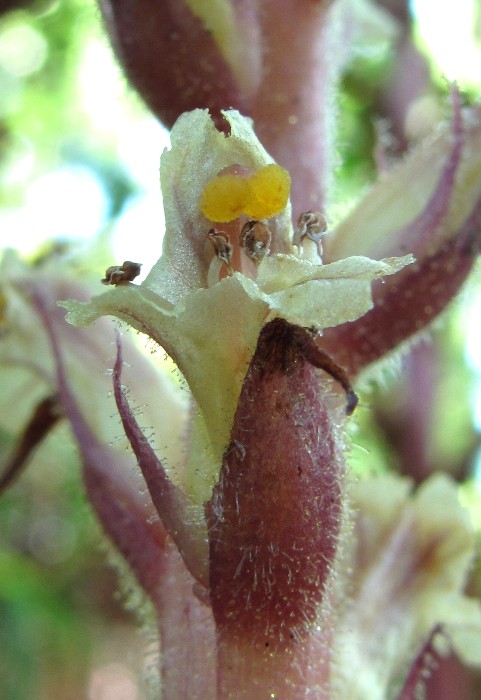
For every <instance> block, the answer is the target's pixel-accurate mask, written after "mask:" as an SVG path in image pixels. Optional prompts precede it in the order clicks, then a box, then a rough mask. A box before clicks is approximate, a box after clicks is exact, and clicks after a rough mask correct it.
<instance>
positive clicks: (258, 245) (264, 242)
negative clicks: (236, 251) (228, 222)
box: [239, 221, 271, 265]
mask: <svg viewBox="0 0 481 700" xmlns="http://www.w3.org/2000/svg"><path fill="white" fill-rule="evenodd" d="M270 243H271V232H270V231H269V229H268V228H267V226H266V225H265V224H263V223H262V222H261V221H248V222H247V223H245V224H244V226H243V227H242V230H241V232H240V236H239V245H240V247H241V248H242V249H243V250H244V252H245V254H246V255H247V256H248V257H249V258H250V259H251V260H253V261H254V262H255V263H256V265H258V264H259V263H260V262H261V260H262V259H263V258H264V256H265V255H268V254H269V246H270Z"/></svg>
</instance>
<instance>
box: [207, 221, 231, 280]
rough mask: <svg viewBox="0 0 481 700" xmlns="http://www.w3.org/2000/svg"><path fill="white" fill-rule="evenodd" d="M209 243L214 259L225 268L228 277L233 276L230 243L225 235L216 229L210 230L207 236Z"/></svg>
mask: <svg viewBox="0 0 481 700" xmlns="http://www.w3.org/2000/svg"><path fill="white" fill-rule="evenodd" d="M207 235H208V237H209V241H210V242H211V243H212V247H213V248H214V252H215V255H216V257H217V258H218V259H219V260H220V261H221V262H223V263H224V265H225V266H226V267H227V272H228V273H229V275H233V274H234V270H233V268H232V250H233V249H232V243H231V242H230V238H229V236H228V235H227V233H224V231H219V230H218V229H216V228H211V229H210V231H209V233H208V234H207Z"/></svg>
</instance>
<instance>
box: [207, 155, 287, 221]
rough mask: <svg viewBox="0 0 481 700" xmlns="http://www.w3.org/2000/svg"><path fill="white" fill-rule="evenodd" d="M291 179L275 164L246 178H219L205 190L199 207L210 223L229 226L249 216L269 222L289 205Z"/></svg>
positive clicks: (223, 176)
mask: <svg viewBox="0 0 481 700" xmlns="http://www.w3.org/2000/svg"><path fill="white" fill-rule="evenodd" d="M290 186H291V178H290V177H289V173H288V172H287V170H284V168H281V166H280V165H277V164H276V163H271V164H270V165H266V166H265V167H264V168H261V170H258V171H257V172H256V173H254V174H253V175H251V177H246V176H245V175H233V174H226V175H218V176H217V177H215V178H214V179H213V180H210V181H209V182H208V183H207V184H206V186H205V187H204V191H203V192H202V195H201V198H200V208H201V211H202V213H203V214H204V216H205V217H206V218H207V219H209V220H210V221H218V222H220V223H226V222H227V221H233V220H234V219H237V218H238V217H239V216H240V215H241V214H246V215H247V216H249V217H250V218H252V219H268V218H269V217H271V216H274V215H275V214H278V213H279V212H281V211H282V210H283V209H284V207H285V206H286V204H287V200H288V197H289V190H290Z"/></svg>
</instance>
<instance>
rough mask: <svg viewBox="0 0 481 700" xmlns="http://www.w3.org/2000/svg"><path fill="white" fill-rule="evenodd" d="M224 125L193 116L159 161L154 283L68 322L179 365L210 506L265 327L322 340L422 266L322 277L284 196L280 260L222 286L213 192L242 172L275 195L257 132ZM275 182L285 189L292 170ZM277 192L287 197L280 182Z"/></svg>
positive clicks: (276, 215)
mask: <svg viewBox="0 0 481 700" xmlns="http://www.w3.org/2000/svg"><path fill="white" fill-rule="evenodd" d="M225 118H226V119H227V120H228V122H229V126H230V134H229V136H225V135H223V134H221V133H220V132H219V131H217V129H216V128H215V127H214V124H213V122H212V121H211V119H210V117H209V115H208V113H207V111H205V110H195V111H194V112H191V113H187V114H184V115H183V116H182V117H181V118H180V119H179V120H178V122H177V123H176V125H175V127H174V129H173V131H172V135H171V139H172V148H171V150H169V151H166V152H164V154H163V155H162V159H161V185H162V193H163V198H164V208H165V217H166V234H165V238H164V243H163V254H162V257H161V258H160V259H159V261H158V262H157V263H156V265H154V267H153V268H152V270H151V271H150V273H149V275H148V276H147V278H146V279H145V281H144V282H143V283H142V284H141V285H139V286H137V285H134V284H125V285H119V286H118V287H116V288H115V289H113V290H111V291H109V292H107V293H106V294H103V295H101V296H98V297H95V298H94V299H92V301H91V302H89V303H87V304H85V303H78V302H75V301H68V302H63V305H64V306H65V307H66V308H67V309H68V311H69V314H68V317H67V318H68V320H69V321H70V322H71V323H73V324H75V325H78V326H86V325H88V324H89V323H91V322H92V321H94V320H95V319H96V318H98V317H99V316H104V315H108V314H111V315H114V316H117V317H118V318H120V319H122V320H124V321H126V322H127V323H129V324H130V325H132V326H133V327H134V328H136V329H137V330H139V331H141V332H143V333H146V334H147V335H148V336H150V337H151V338H153V339H154V340H155V341H156V342H158V343H159V344H160V345H161V346H162V347H163V348H164V349H165V350H166V351H167V352H168V353H169V354H170V355H171V356H172V358H173V359H174V361H175V362H176V364H177V365H178V367H179V369H180V370H181V371H182V373H183V374H184V376H185V379H186V380H187V382H188V384H189V387H190V389H191V391H192V394H193V397H194V399H195V401H196V403H197V406H198V409H199V412H198V415H197V418H196V421H195V424H194V431H193V438H192V450H191V451H192V453H193V454H194V455H195V458H193V460H191V461H192V464H191V469H192V470H193V471H195V473H197V474H198V473H199V472H201V473H203V474H204V479H205V481H204V484H205V488H202V486H200V485H199V484H197V486H196V487H195V489H194V490H195V492H196V498H198V499H199V500H201V501H203V500H205V498H206V496H207V495H208V494H209V491H210V488H211V487H212V485H213V483H215V480H216V477H217V474H218V470H219V466H220V462H221V457H222V454H223V451H224V449H225V447H226V445H227V443H228V440H229V435H230V430H231V427H232V421H233V417H234V413H235V409H236V406H237V400H238V397H239V393H240V389H241V386H242V381H243V379H244V376H245V373H246V371H247V366H248V363H249V360H250V358H251V357H252V355H253V352H254V349H255V347H256V343H257V338H258V336H259V332H260V329H261V327H262V325H263V324H265V323H266V322H268V321H269V320H270V319H272V318H275V317H277V316H281V317H283V318H285V319H287V320H288V321H290V322H292V323H295V324H298V325H301V326H306V327H310V326H314V327H316V328H318V329H322V328H327V327H331V326H336V325H338V324H341V323H345V322H346V321H353V320H354V319H356V318H358V317H359V316H362V315H363V314H364V313H365V312H366V311H368V310H369V309H370V308H371V306H372V298H371V282H372V280H373V279H376V278H378V277H383V276H385V275H390V274H393V273H395V272H396V271H398V270H399V269H400V268H402V267H403V266H405V265H406V264H409V263H410V262H412V258H411V257H410V256H405V257H403V258H399V259H398V258H390V259H386V260H381V261H374V260H370V259H369V258H365V257H351V258H347V259H346V260H342V261H337V262H335V263H332V264H330V265H322V263H321V260H320V259H319V258H318V257H317V253H315V254H314V255H312V254H310V253H309V251H308V250H307V253H308V256H309V255H310V257H311V259H306V257H299V254H298V253H299V252H300V251H299V250H298V248H297V247H295V246H294V245H293V243H292V241H293V228H292V222H291V212H290V205H289V202H288V200H287V194H286V197H285V200H284V202H283V205H282V209H281V210H280V211H279V204H278V199H277V197H274V199H275V203H274V204H272V206H270V204H269V203H268V204H267V205H266V208H265V210H264V215H265V219H266V220H267V223H268V227H269V230H270V231H271V233H272V254H271V255H265V256H264V257H263V259H262V260H261V261H260V263H259V264H258V265H257V266H255V265H254V264H253V263H252V262H251V261H246V264H245V268H246V270H247V272H246V273H244V272H240V271H234V270H232V272H233V274H231V275H229V276H226V277H224V278H223V279H220V278H219V274H218V271H219V264H220V263H219V260H218V259H217V258H215V256H214V252H213V250H212V246H211V245H210V243H209V236H208V234H209V230H210V229H212V226H213V223H215V222H213V221H209V220H208V219H207V218H206V217H205V216H204V214H203V213H202V208H201V202H202V198H203V196H204V192H205V191H206V187H208V186H209V183H211V182H212V181H213V180H215V179H216V178H217V177H218V176H219V175H220V174H222V173H225V172H226V171H228V172H231V171H232V169H233V168H235V169H236V170H235V172H236V173H237V172H238V171H239V170H240V171H241V173H248V174H249V175H250V177H252V178H254V179H255V178H257V179H258V180H262V184H261V185H259V187H258V189H257V190H255V188H254V190H255V191H253V192H252V196H253V197H256V198H257V199H263V198H264V194H265V192H266V191H267V196H266V199H268V200H270V199H271V194H272V193H271V192H270V191H268V190H269V187H270V186H271V185H270V182H267V183H266V182H264V180H266V179H267V178H263V176H262V173H264V172H265V171H266V169H267V168H269V167H270V166H272V159H271V158H270V157H269V155H268V154H267V152H266V151H265V150H264V148H263V147H262V145H261V144H260V142H259V141H258V139H257V138H256V136H255V134H254V131H253V129H252V124H251V121H250V120H249V119H246V118H244V117H242V116H241V115H240V114H239V113H238V112H236V111H229V112H226V113H225ZM272 170H273V171H274V176H275V177H277V175H278V174H279V171H281V170H282V169H281V168H279V166H276V167H275V168H272ZM259 174H260V175H259ZM234 177H239V178H241V177H242V175H241V176H237V175H234ZM280 179H281V180H282V181H283V182H284V180H283V178H282V176H281V177H280ZM272 187H273V189H274V190H275V193H274V194H277V189H278V181H277V179H276V180H275V182H274V184H273V185H272ZM282 187H283V185H282ZM266 188H267V189H266ZM251 189H252V188H251ZM242 196H243V197H244V195H242ZM240 206H241V208H242V207H243V206H244V204H242V203H241V205H240ZM269 207H270V208H269ZM214 209H215V206H214ZM220 209H221V207H220V208H219V211H220ZM249 209H250V203H249V202H247V203H246V204H245V208H244V210H245V211H246V212H247V213H249ZM271 212H272V214H271ZM211 216H214V215H211ZM223 220H224V221H225V220H226V219H225V218H224V219H223ZM308 247H309V246H306V249H308ZM304 256H306V251H304ZM219 257H220V256H219ZM249 264H250V266H249ZM241 269H242V270H244V267H242V268H241ZM213 271H214V278H213ZM212 278H213V279H212ZM200 446H202V448H201V449H200Z"/></svg>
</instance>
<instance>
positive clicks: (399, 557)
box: [335, 474, 481, 700]
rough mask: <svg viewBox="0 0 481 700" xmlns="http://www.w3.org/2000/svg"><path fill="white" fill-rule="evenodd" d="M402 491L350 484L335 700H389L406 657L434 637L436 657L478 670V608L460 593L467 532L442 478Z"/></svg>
mask: <svg viewBox="0 0 481 700" xmlns="http://www.w3.org/2000/svg"><path fill="white" fill-rule="evenodd" d="M411 491H412V484H411V483H410V481H409V480H408V479H402V478H400V477H397V476H394V475H389V476H383V477H379V478H376V479H366V480H363V481H360V482H356V483H353V484H352V485H351V497H352V505H353V507H354V509H355V512H356V516H355V524H354V533H353V535H354V536H353V537H352V538H351V539H350V542H349V545H348V547H347V549H348V552H347V556H346V561H345V566H347V567H349V568H350V569H351V570H352V574H351V576H350V577H349V584H348V591H347V604H346V606H345V608H344V609H341V615H340V620H339V623H338V626H337V627H336V641H335V646H336V649H337V665H336V671H335V674H336V684H337V686H336V689H337V692H338V693H339V697H349V698H353V700H354V699H355V700H364V699H367V698H370V699H372V700H377V699H378V698H379V699H380V700H382V699H383V698H390V697H397V694H396V691H397V692H399V689H400V684H401V679H402V678H403V677H404V676H405V669H406V668H408V667H409V666H410V664H412V660H413V652H414V654H418V653H419V654H420V653H421V651H422V647H423V643H424V641H425V640H426V639H428V638H429V635H430V633H431V632H432V631H433V630H435V629H438V630H439V629H440V630H442V633H443V635H444V640H441V651H442V650H443V647H444V648H445V647H446V646H447V645H449V646H450V647H451V648H452V649H453V650H454V651H455V653H456V654H458V655H459V657H460V658H462V659H463V660H464V661H465V662H466V663H469V664H471V665H474V666H479V665H480V664H481V654H480V649H481V645H480V641H481V640H480V637H481V606H480V604H479V601H477V600H475V599H473V598H469V597H467V596H465V595H464V594H463V588H464V586H465V583H466V578H467V574H468V573H469V569H470V566H471V564H472V557H473V547H474V532H473V528H472V524H471V523H470V520H469V517H468V515H467V512H466V511H465V510H464V509H463V508H462V507H461V506H460V504H459V502H458V498H457V489H456V486H455V484H454V482H453V481H452V480H451V479H450V478H449V477H447V476H445V475H442V474H435V475H433V476H431V477H430V478H429V479H427V480H426V481H425V482H424V483H423V484H422V485H421V486H420V487H419V488H418V489H417V490H416V491H415V492H414V493H412V492H411ZM436 642H437V644H439V642H440V640H436ZM432 653H435V648H434V649H433V650H432ZM425 661H426V660H425ZM424 670H426V668H424ZM421 678H422V670H421V673H420V678H419V679H418V680H420V679H421ZM409 697H410V696H409Z"/></svg>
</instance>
